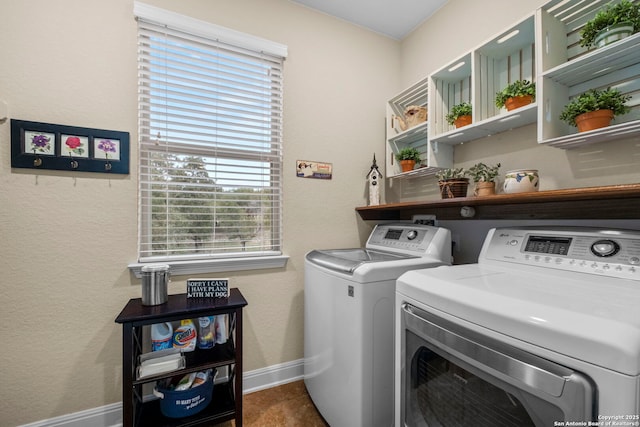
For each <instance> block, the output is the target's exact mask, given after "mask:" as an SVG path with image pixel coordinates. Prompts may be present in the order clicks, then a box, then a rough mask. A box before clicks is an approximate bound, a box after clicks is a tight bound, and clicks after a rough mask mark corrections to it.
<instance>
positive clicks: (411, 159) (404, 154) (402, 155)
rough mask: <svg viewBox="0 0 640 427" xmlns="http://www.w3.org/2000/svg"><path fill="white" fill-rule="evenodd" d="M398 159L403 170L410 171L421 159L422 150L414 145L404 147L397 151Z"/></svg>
mask: <svg viewBox="0 0 640 427" xmlns="http://www.w3.org/2000/svg"><path fill="white" fill-rule="evenodd" d="M396 160H397V161H399V162H400V167H401V168H402V172H409V171H412V170H413V168H414V167H415V165H416V163H417V162H419V161H420V152H419V151H418V150H417V149H415V148H413V147H407V148H403V149H402V150H400V151H399V152H398V153H396Z"/></svg>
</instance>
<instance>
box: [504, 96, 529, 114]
mask: <svg viewBox="0 0 640 427" xmlns="http://www.w3.org/2000/svg"><path fill="white" fill-rule="evenodd" d="M532 102H533V96H531V95H523V96H514V97H512V98H508V99H507V100H506V101H505V103H504V106H505V108H506V109H507V111H511V110H515V109H516V108H520V107H524V106H525V105H529V104H531V103H532Z"/></svg>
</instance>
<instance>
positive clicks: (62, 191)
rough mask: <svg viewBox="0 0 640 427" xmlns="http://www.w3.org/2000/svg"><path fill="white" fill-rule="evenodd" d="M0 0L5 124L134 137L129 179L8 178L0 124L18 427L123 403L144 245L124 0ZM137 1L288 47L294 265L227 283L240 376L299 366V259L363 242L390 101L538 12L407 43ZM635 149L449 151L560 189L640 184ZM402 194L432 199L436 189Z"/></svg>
mask: <svg viewBox="0 0 640 427" xmlns="http://www.w3.org/2000/svg"><path fill="white" fill-rule="evenodd" d="M1 1H2V3H3V6H4V7H3V10H2V18H1V19H2V20H1V22H0V55H1V56H0V100H4V101H6V102H7V103H8V104H9V117H10V118H16V119H22V120H33V121H42V122H49V123H58V124H68V125H75V126H83V127H99V128H105V129H114V130H123V131H129V132H131V139H132V141H133V142H134V144H133V150H132V168H131V174H130V175H128V176H105V175H102V174H87V173H62V172H46V171H40V172H39V173H37V174H36V173H33V172H32V171H25V170H18V169H15V170H12V169H11V168H10V144H9V141H10V132H9V123H8V122H5V123H0V141H1V142H2V144H1V145H0V162H1V163H0V236H1V238H2V244H1V245H0V260H1V261H0V267H2V279H3V284H2V291H0V305H1V307H2V309H1V310H0V322H2V325H3V326H2V328H3V329H2V330H3V333H2V338H3V346H2V347H1V349H0V359H1V360H3V361H5V363H4V364H3V368H2V370H1V372H2V374H3V375H2V379H3V381H4V382H3V383H4V385H5V386H4V387H3V391H2V392H1V394H0V397H1V399H0V402H1V403H0V425H3V426H4V425H7V426H13V425H18V424H23V423H28V422H32V421H36V420H42V419H47V418H51V417H55V416H58V415H63V414H67V413H71V412H75V411H79V410H83V409H88V408H93V407H98V406H102V405H106V404H108V403H112V402H117V401H119V400H120V397H121V390H120V389H121V373H120V369H121V360H120V357H121V331H120V328H119V326H118V325H116V324H115V323H114V322H113V320H114V318H115V316H116V315H117V314H118V312H119V311H120V309H121V308H122V306H123V305H124V304H125V303H126V302H127V301H128V299H129V298H135V297H139V296H140V284H139V281H138V280H136V279H134V278H133V277H132V276H131V275H130V273H129V271H128V269H127V268H126V265H127V263H129V262H132V261H135V259H136V235H137V225H136V215H137V212H136V197H137V168H136V159H137V152H136V149H135V141H136V139H137V134H136V71H135V70H136V45H135V43H136V41H135V36H136V25H135V21H134V20H133V17H132V9H133V3H132V2H133V0H110V1H103V0H57V1H55V2H51V1H46V0H22V1H8V0H1ZM147 2H148V3H150V4H153V5H156V6H159V7H163V8H167V9H171V10H175V11H177V12H180V13H183V14H188V15H191V16H194V17H197V18H199V19H203V20H208V21H210V22H213V23H215V24H218V25H223V26H226V27H230V28H233V29H235V30H239V31H244V32H248V33H250V34H254V35H257V36H260V37H264V38H268V39H271V40H273V41H276V42H279V43H283V44H286V45H288V46H289V58H288V59H287V61H286V63H285V158H284V161H285V170H284V174H285V180H284V194H285V204H284V212H285V216H284V239H285V245H284V252H285V253H286V254H287V255H289V256H290V257H291V259H290V261H289V263H288V264H287V267H286V268H285V269H283V270H281V271H259V272H251V273H246V274H242V273H230V274H228V276H229V277H230V278H231V280H232V284H233V285H234V286H237V287H239V288H240V289H241V291H242V292H243V293H244V295H245V296H246V297H247V299H248V301H249V307H248V308H247V310H246V326H245V346H246V347H245V348H246V352H245V368H246V369H247V370H254V369H258V368H263V367H266V366H271V365H274V364H278V363H283V362H288V361H292V360H297V359H300V358H301V357H302V352H303V350H302V344H303V333H302V328H303V313H302V298H303V273H304V263H303V261H304V254H305V253H306V252H307V251H308V250H311V249H313V248H329V247H349V246H357V245H360V244H361V243H362V239H363V237H364V236H366V235H367V232H368V225H366V224H364V223H363V222H362V221H360V220H359V219H358V217H357V215H356V214H355V213H354V210H353V208H354V206H360V205H365V204H366V198H365V195H366V192H365V188H366V187H365V182H364V176H365V174H366V173H367V172H368V170H369V165H370V161H371V157H372V154H373V153H374V152H375V153H376V155H377V157H378V160H379V163H380V164H383V162H382V158H383V155H384V142H383V141H384V105H385V102H386V100H387V99H389V98H390V97H391V96H393V95H395V94H396V93H397V92H398V91H399V90H400V89H402V88H404V87H406V86H409V85H410V84H412V83H414V82H415V81H417V80H419V79H421V78H423V77H424V76H425V75H427V74H428V73H430V72H432V71H434V70H435V69H437V68H439V67H441V66H442V65H444V64H446V63H447V62H449V61H451V60H453V59H455V58H456V57H457V56H460V55H461V54H463V53H465V52H467V51H468V50H470V49H472V48H474V47H476V46H478V45H479V44H480V43H482V41H483V40H486V39H489V38H490V37H492V36H493V35H494V34H496V33H497V32H499V31H501V30H502V29H504V28H506V27H507V26H509V25H510V24H511V23H512V22H514V21H516V20H519V19H520V18H522V17H524V16H525V15H526V14H528V13H529V12H532V11H533V10H534V9H535V8H536V7H538V6H539V5H541V4H542V3H543V2H542V1H538V0H526V1H519V2H513V1H510V0H490V1H485V2H469V1H465V0H450V1H449V3H448V4H447V6H445V7H443V8H442V9H441V10H440V11H438V12H437V13H436V14H435V15H434V16H433V18H432V19H430V20H429V21H428V22H426V23H425V24H424V25H423V26H421V27H420V28H419V29H418V30H417V31H415V32H414V33H413V34H412V35H411V36H410V37H409V38H407V39H406V40H405V41H404V42H403V43H401V44H400V43H398V42H395V41H393V40H390V39H387V38H384V37H381V36H379V35H376V34H374V33H371V32H368V31H365V30H363V29H361V28H359V27H356V26H351V25H349V24H346V23H344V22H342V21H339V20H337V19H332V18H330V17H328V16H326V15H323V14H320V13H316V12H313V11H311V10H309V9H306V8H304V7H301V6H298V5H296V4H294V3H292V2H290V1H288V0H217V1H215V2H211V1H207V0H184V1H182V2H176V1H172V0H148V1H147ZM482 17H486V19H487V20H488V21H490V22H491V25H495V29H494V27H491V26H489V25H487V24H485V23H484V22H482V21H481V19H482ZM452 29H454V30H457V33H456V35H453V36H452V35H450V32H451V30H452ZM467 34H468V35H469V36H466V35H467ZM638 149H639V148H638V147H636V146H635V145H634V143H633V142H631V141H626V142H625V141H621V142H614V143H610V144H597V145H594V146H590V147H589V148H585V149H580V150H574V151H565V150H560V149H555V148H549V147H539V146H537V144H536V142H535V127H534V126H528V127H525V128H522V129H519V130H517V131H515V132H512V133H508V134H502V135H497V136H495V137H492V138H487V139H485V140H481V141H474V142H472V143H468V144H465V145H464V146H460V147H456V153H455V160H456V163H458V164H461V165H470V164H472V163H475V162H476V161H479V160H482V161H501V162H502V163H503V165H504V170H506V169H507V168H511V167H522V166H525V165H526V166H529V167H532V166H535V167H538V168H539V169H540V170H541V174H542V186H543V188H559V187H571V186H584V185H597V184H599V183H604V184H613V183H624V182H639V181H640V176H639V174H638V172H637V170H639V168H638V162H639V161H640V160H639V159H640V156H639V155H638ZM297 159H301V160H302V159H304V160H315V161H324V162H331V163H333V166H334V178H333V180H331V181H317V180H308V179H299V178H296V177H295V170H294V162H295V160H297ZM594 165H595V166H594ZM413 185H414V186H420V187H421V188H424V189H425V190H426V191H427V192H428V191H429V189H430V188H432V187H433V185H434V183H433V180H432V179H427V180H425V182H424V183H422V182H417V183H413ZM387 192H388V193H389V195H388V197H387V200H393V199H394V198H401V197H402V194H401V192H399V191H398V185H396V186H395V187H394V188H392V189H390V190H389V189H388V190H387ZM185 278H186V277H174V278H173V283H172V284H171V286H170V292H171V293H179V292H183V291H184V280H185ZM9 360H10V361H11V362H7V361H9Z"/></svg>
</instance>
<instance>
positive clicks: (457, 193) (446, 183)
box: [438, 178, 469, 199]
mask: <svg viewBox="0 0 640 427" xmlns="http://www.w3.org/2000/svg"><path fill="white" fill-rule="evenodd" d="M438 185H439V186H440V196H442V198H443V199H451V198H454V197H467V188H468V187H469V178H454V179H444V180H442V181H438Z"/></svg>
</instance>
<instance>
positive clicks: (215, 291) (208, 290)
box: [187, 279, 229, 298]
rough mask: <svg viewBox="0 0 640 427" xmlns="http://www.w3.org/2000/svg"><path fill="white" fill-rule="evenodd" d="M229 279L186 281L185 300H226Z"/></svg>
mask: <svg viewBox="0 0 640 427" xmlns="http://www.w3.org/2000/svg"><path fill="white" fill-rule="evenodd" d="M228 296H229V279H188V280H187V298H227V297H228Z"/></svg>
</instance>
